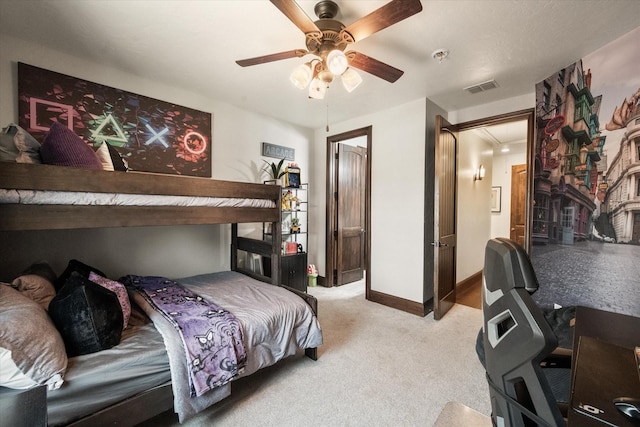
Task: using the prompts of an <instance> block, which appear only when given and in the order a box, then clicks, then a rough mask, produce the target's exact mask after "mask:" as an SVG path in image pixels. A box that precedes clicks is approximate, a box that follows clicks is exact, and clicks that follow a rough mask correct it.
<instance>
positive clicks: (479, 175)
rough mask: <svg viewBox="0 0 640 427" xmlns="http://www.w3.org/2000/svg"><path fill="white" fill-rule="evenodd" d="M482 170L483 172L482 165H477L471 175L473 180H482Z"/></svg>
mask: <svg viewBox="0 0 640 427" xmlns="http://www.w3.org/2000/svg"><path fill="white" fill-rule="evenodd" d="M484 172H485V170H484V165H480V166H478V170H477V171H476V173H475V174H474V175H473V180H474V181H482V178H484Z"/></svg>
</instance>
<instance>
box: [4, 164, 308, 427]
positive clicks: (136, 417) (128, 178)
mask: <svg viewBox="0 0 640 427" xmlns="http://www.w3.org/2000/svg"><path fill="white" fill-rule="evenodd" d="M0 188H2V189H16V190H45V191H47V190H48V191H73V192H94V193H125V194H140V195H160V196H162V195H166V196H194V197H198V196H200V197H203V196H204V197H221V198H251V199H266V200H271V201H273V202H274V206H273V207H270V208H254V207H201V206H198V207H184V206H100V205H30V204H19V203H0V231H28V230H52V229H82V228H105V227H133V226H171V225H193V224H231V234H232V236H231V266H230V268H231V270H233V271H238V272H240V273H243V274H246V275H248V276H250V277H253V278H255V279H258V280H262V281H265V282H268V283H271V284H274V285H277V286H282V287H284V288H287V289H288V290H289V291H291V292H294V293H295V294H297V295H299V296H300V297H301V298H303V299H304V300H305V301H306V302H307V303H308V304H309V305H310V306H311V309H312V310H313V312H314V313H315V314H316V315H317V309H318V307H317V301H316V299H315V298H314V297H313V296H311V295H309V294H306V293H304V292H300V291H298V290H295V289H292V288H289V287H287V286H283V285H281V271H280V257H281V248H280V245H272V244H271V243H270V242H266V241H262V240H256V239H251V238H245V237H240V236H238V224H239V223H255V222H271V229H272V230H273V231H274V235H273V242H279V241H281V224H280V221H281V217H280V214H281V212H280V206H281V197H282V192H281V187H280V186H276V185H265V184H254V183H241V182H233V181H221V180H214V179H209V178H198V177H185V176H178V175H163V174H151V173H142V172H118V171H102V170H91V169H79V168H71V167H64V166H52V165H44V164H21V163H0ZM239 251H245V252H250V253H253V254H257V255H261V256H265V257H270V258H271V272H272V274H271V277H266V276H262V275H260V274H258V273H255V272H253V271H251V270H249V269H248V268H244V267H242V266H240V265H239V264H240V263H238V252H239ZM305 354H306V355H307V356H308V357H310V358H311V359H313V360H316V359H317V349H315V348H312V349H306V350H305ZM172 407H173V393H172V388H171V384H170V383H169V384H166V385H163V386H159V387H155V388H152V389H150V390H147V391H145V392H143V393H140V394H138V395H136V396H133V397H130V398H128V399H126V400H124V401H121V402H119V403H117V404H115V405H112V406H110V407H108V408H105V409H103V410H101V411H99V412H96V413H95V414H92V415H89V416H87V417H85V418H83V419H81V420H78V421H76V422H74V423H72V424H70V425H72V426H76V427H78V426H93V425H114V424H117V425H135V424H138V423H140V422H142V421H144V420H147V419H150V418H152V417H154V416H156V415H158V414H160V413H162V412H164V411H167V410H169V409H170V408H172Z"/></svg>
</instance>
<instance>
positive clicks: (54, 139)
mask: <svg viewBox="0 0 640 427" xmlns="http://www.w3.org/2000/svg"><path fill="white" fill-rule="evenodd" d="M40 157H42V162H43V163H46V164H49V165H58V166H73V167H76V168H87V169H102V163H101V162H100V159H99V158H98V156H97V155H96V153H94V151H93V150H92V149H91V147H89V145H87V144H86V143H85V142H84V141H83V140H82V139H81V138H80V137H79V136H78V135H76V134H75V133H73V131H72V130H70V129H69V128H67V127H66V126H64V125H62V124H60V123H58V122H54V123H53V124H52V125H51V128H49V132H48V133H47V134H46V135H45V137H44V140H43V141H42V145H41V146H40Z"/></svg>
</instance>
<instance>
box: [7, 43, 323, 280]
mask: <svg viewBox="0 0 640 427" xmlns="http://www.w3.org/2000/svg"><path fill="white" fill-rule="evenodd" d="M1 49H2V56H1V57H0V100H1V102H0V126H1V127H4V126H6V125H7V124H8V123H11V122H16V121H17V118H18V112H17V62H18V61H19V62H25V63H28V64H31V65H35V66H38V67H41V68H45V69H49V70H52V71H56V72H60V73H63V74H68V75H71V76H74V77H79V78H83V79H86V80H90V81H93V82H97V83H101V84H104V85H107V86H112V87H117V88H120V89H123V90H127V91H130V92H134V93H137V94H141V95H145V96H149V97H153V98H157V99H162V100H166V101H170V102H173V103H176V104H178V105H183V106H186V107H190V108H195V109H198V110H202V111H207V112H210V113H212V115H213V123H212V127H213V129H212V131H213V132H212V134H213V137H212V139H213V141H212V171H213V177H214V178H216V179H225V180H235V181H244V182H261V181H262V179H263V178H264V177H262V176H260V169H261V168H262V166H263V164H264V163H263V162H262V157H261V142H270V143H274V144H278V145H284V146H287V147H292V148H295V150H296V162H297V163H299V164H300V166H301V168H302V171H303V174H304V173H305V171H307V170H308V169H309V143H310V141H311V140H312V138H313V131H312V130H310V129H306V128H302V127H297V126H293V125H290V124H288V123H284V122H281V121H278V120H275V119H273V118H270V117H266V116H261V115H258V114H254V113H251V112H248V111H245V110H242V109H239V108H236V107H233V106H231V105H228V104H225V103H221V102H218V101H216V100H214V99H209V98H205V97H203V96H201V95H199V94H197V93H191V92H188V91H184V90H181V89H180V88H176V87H171V86H167V85H163V84H160V83H157V82H155V81H152V80H148V79H145V78H144V77H140V76H136V75H133V74H130V73H126V72H123V71H120V70H116V69H114V68H110V67H108V66H105V65H103V64H98V63H94V62H90V61H87V60H84V59H82V58H78V57H74V56H70V55H66V54H62V53H59V52H56V51H53V50H50V49H46V48H43V47H42V46H39V45H34V44H32V43H30V42H26V41H23V40H19V39H15V38H12V37H10V36H7V35H4V34H3V36H2V46H1ZM204 78H206V77H204ZM269 160H272V159H269ZM243 232H244V234H251V235H254V236H255V235H257V236H260V232H261V227H260V225H255V226H249V228H245V229H243ZM0 240H1V241H2V242H3V245H0V259H1V261H0V280H2V279H4V280H7V279H8V278H10V275H11V274H15V273H16V272H17V271H19V270H20V269H22V268H24V267H26V264H25V263H30V262H33V261H35V260H42V259H47V260H50V261H51V262H52V263H53V264H55V265H54V267H55V268H56V270H58V272H59V273H60V272H61V271H62V269H64V267H65V266H66V261H67V260H68V259H69V258H78V259H80V260H85V261H86V262H88V263H95V264H94V265H95V266H96V267H98V268H102V269H103V270H104V271H105V273H107V274H109V275H111V276H114V277H115V276H118V275H121V274H127V273H132V272H135V273H136V274H157V275H166V276H170V277H180V276H185V275H188V274H197V273H204V272H209V271H219V270H223V269H228V268H229V253H230V251H229V245H230V239H229V226H228V225H220V226H215V225H214V226H197V227H194V226H185V227H151V228H147V227H144V228H127V229H120V230H117V229H103V230H75V231H70V232H66V231H65V232H24V233H15V232H11V233H2V234H0ZM97 241H99V242H100V244H101V246H100V247H98V248H95V245H92V242H97ZM25 252H27V253H26V254H25Z"/></svg>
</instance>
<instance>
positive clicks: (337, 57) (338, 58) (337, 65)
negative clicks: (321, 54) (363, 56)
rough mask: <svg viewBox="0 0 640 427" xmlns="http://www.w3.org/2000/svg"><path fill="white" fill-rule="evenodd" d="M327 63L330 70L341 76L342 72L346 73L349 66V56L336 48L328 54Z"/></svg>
mask: <svg viewBox="0 0 640 427" xmlns="http://www.w3.org/2000/svg"><path fill="white" fill-rule="evenodd" d="M326 63H327V68H328V69H329V71H331V73H333V74H334V75H336V76H339V75H341V74H342V73H344V72H345V70H346V69H347V67H348V66H349V62H348V61H347V57H346V56H345V54H344V53H343V52H342V51H341V50H339V49H334V50H332V51H331V52H329V54H328V55H327V60H326Z"/></svg>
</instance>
